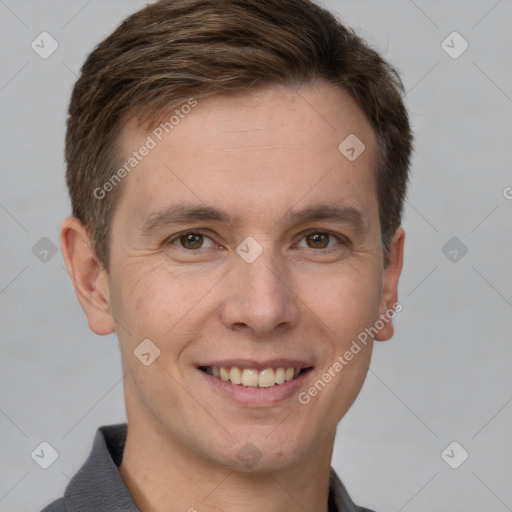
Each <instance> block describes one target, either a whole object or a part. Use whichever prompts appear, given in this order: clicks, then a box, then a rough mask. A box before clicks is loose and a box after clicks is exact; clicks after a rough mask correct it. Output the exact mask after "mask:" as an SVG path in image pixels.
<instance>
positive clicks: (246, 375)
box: [199, 366, 309, 388]
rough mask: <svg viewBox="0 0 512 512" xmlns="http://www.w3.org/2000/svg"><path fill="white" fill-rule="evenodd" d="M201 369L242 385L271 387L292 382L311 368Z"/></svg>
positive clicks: (219, 367)
mask: <svg viewBox="0 0 512 512" xmlns="http://www.w3.org/2000/svg"><path fill="white" fill-rule="evenodd" d="M199 369H200V370H202V371H203V372H205V373H207V374H208V375H212V376H213V377H216V378H218V379H220V380H222V381H224V382H228V381H229V382H231V384H235V385H238V386H242V387H253V388H257V387H258V388H270V387H273V386H278V385H280V384H284V383H285V382H290V381H292V380H294V379H296V378H297V377H298V376H299V375H301V374H302V373H304V372H305V371H307V370H308V369H309V368H284V367H278V368H264V369H262V370H257V369H255V368H239V367H237V366H232V367H226V366H200V367H199Z"/></svg>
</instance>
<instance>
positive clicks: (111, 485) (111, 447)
mask: <svg viewBox="0 0 512 512" xmlns="http://www.w3.org/2000/svg"><path fill="white" fill-rule="evenodd" d="M126 434H127V424H126V423H120V424H117V425H106V426H102V427H100V428H98V430H97V431H96V435H95V437H94V442H93V447H92V450H91V453H90V455H89V457H88V458H87V460H86V461H85V463H84V465H83V466H82V467H81V468H80V470H79V471H78V472H77V473H76V474H75V476H74V477H73V478H72V479H71V481H70V482H69V484H68V486H67V487H66V491H65V493H64V501H65V504H66V508H67V510H68V512H140V511H139V509H138V508H137V506H136V505H135V502H134V501H133V498H132V497H131V495H130V493H129V491H128V489H127V487H126V485H125V483H124V480H123V479H122V477H121V474H120V473H119V470H118V468H117V466H119V464H121V460H122V458H123V451H124V446H125V443H126ZM328 509H329V512H363V511H364V510H365V509H361V508H359V507H358V506H356V505H355V504H354V502H353V501H352V500H351V498H350V496H349V495H348V493H347V490H346V489H345V487H344V485H343V484H342V483H341V481H340V479H339V478H338V476H337V475H336V473H335V471H334V469H332V468H331V473H330V478H329V506H328Z"/></svg>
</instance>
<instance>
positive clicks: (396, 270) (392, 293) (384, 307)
mask: <svg viewBox="0 0 512 512" xmlns="http://www.w3.org/2000/svg"><path fill="white" fill-rule="evenodd" d="M404 242H405V231H404V230H403V229H402V228H400V227H399V228H398V229H397V230H396V231H395V234H394V236H393V240H392V241H391V247H390V258H389V264H388V266H387V267H386V268H385V270H384V278H383V284H382V296H381V301H380V305H379V320H381V322H382V323H383V324H384V326H383V328H382V329H380V330H379V332H378V333H377V334H376V336H375V340H376V341H387V340H389V339H390V338H392V337H393V333H394V328H393V322H392V319H391V318H392V317H394V316H395V313H394V309H395V308H396V311H398V310H399V309H401V307H400V308H398V307H396V305H397V304H398V281H399V279H400V273H401V272H402V264H403V258H404Z"/></svg>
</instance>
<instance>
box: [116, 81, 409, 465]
mask: <svg viewBox="0 0 512 512" xmlns="http://www.w3.org/2000/svg"><path fill="white" fill-rule="evenodd" d="M187 110H188V109H187ZM155 133H159V134H160V132H144V131H142V130H141V129H139V128H137V127H136V124H135V122H133V121H131V122H129V123H127V124H126V126H125V128H124V130H123V132H122V135H121V138H120V147H121V152H122V154H123V155H125V156H126V160H127V159H128V158H129V157H130V156H132V153H133V151H135V150H138V148H140V147H141V146H143V145H145V144H147V141H148V140H149V139H148V136H150V137H151V138H152V140H153V141H154V142H155V147H153V148H151V150H150V151H148V154H147V155H146V156H144V157H143V158H141V160H140V162H138V164H137V166H136V168H134V169H133V170H132V171H131V173H130V174H129V175H128V176H127V177H125V178H124V179H125V182H124V184H123V186H124V189H123V193H122V195H121V199H120V202H119V203H118V205H117V207H116V212H115V215H114V218H113V221H112V239H111V240H112V245H111V247H112V250H111V260H110V263H111V270H110V273H109V275H108V290H109V299H108V300H109V308H110V313H111V315H112V317H113V318H114V319H115V322H116V324H115V329H116V331H117V334H118V338H119V342H120V347H121V352H122V358H123V366H124V369H125V371H127V370H130V374H129V376H128V377H127V378H126V379H125V395H126V403H127V414H128V418H129V421H130V419H132V418H133V419H132V421H134V422H140V423H141V424H144V425H145V427H146V429H149V430H151V431H153V432H158V433H159V435H163V436H165V437H166V438H167V439H168V440H169V442H170V443H172V444H173V445H174V446H176V447H178V448H179V449H180V450H183V451H184V452H188V453H192V454H193V455H194V456H198V457H201V458H203V459H207V460H209V461H212V462H213V463H216V464H220V465H223V466H226V467H231V468H239V469H240V468H242V469H243V468H245V469H246V470H247V469H248V465H247V457H245V455H247V454H246V453H245V452H247V451H249V452H251V450H252V451H253V452H254V453H252V460H253V461H256V460H257V463H255V464H254V468H258V469H262V468H263V469H269V468H274V469H275V468H277V467H281V468H284V467H287V466H290V465H292V464H294V463H296V462H297V461H300V460H305V459H306V458H307V457H309V456H311V455H312V454H314V453H318V452H319V451H322V450H327V448H326V447H327V446H328V445H329V444H332V442H333V440H334V434H335V430H336V425H337V423H338V422H339V420H340V419H341V417H342V416H343V415H344V414H345V413H346V412H347V410H348V409H349V407H350V406H351V404H352V403H353V401H354V400H355V398H356V396H357V394H358V392H359V390H360V388H361V386H362V384H363V381H364V378H365V376H366V373H367V369H368V365H369V363H370V356H371V350H372V347H371V345H372V343H371V341H369V342H367V343H366V344H364V343H361V342H360V341H359V342H358V343H357V345H358V347H359V350H358V351H357V352H356V350H357V349H355V348H354V340H358V335H360V334H361V333H362V332H363V331H364V330H365V328H369V327H371V326H374V324H375V323H376V322H377V321H378V320H379V314H383V313H385V312H386V310H389V308H390V307H391V306H392V305H393V302H394V301H395V300H396V285H397V280H398V275H399V272H400V268H399V267H400V266H401V256H400V254H401V248H400V241H398V242H397V241H396V237H395V241H394V247H395V249H394V254H395V256H394V260H392V262H391V263H390V265H389V267H387V268H386V269H384V268H383V254H382V248H381V236H380V225H379V216H378V203H377V196H376V185H375V162H376V141H375V136H374V134H373V132H372V129H371V127H370V125H369V123H368V122H367V120H366V119H365V117H364V116H363V114H362V113H361V112H360V110H359V109H358V108H357V106H356V105H355V103H354V101H353V100H352V99H351V98H350V97H349V96H348V94H346V93H344V92H343V91H341V90H339V89H337V88H334V87H332V86H329V85H326V84H319V85H315V86H311V87H304V88H301V89H299V90H298V91H293V90H291V89H287V88H281V87H270V88H267V89H261V90H258V91H256V92H253V93H250V94H248V93H245V94H243V95H239V96H233V95H231V96H226V97H219V96H218V97H213V98H210V99H206V100H203V101H198V103H197V106H195V107H194V108H193V109H191V112H190V113H189V114H187V115H186V116H183V118H180V121H179V124H177V125H175V126H174V127H173V129H172V131H170V132H169V133H168V134H167V133H165V132H164V133H163V136H161V139H162V140H159V138H158V137H157V136H156V135H155ZM350 134H355V135H356V136H357V138H358V139H359V140H360V141H361V142H362V143H363V144H364V145H365V149H364V151H363V152H362V153H361V154H360V155H359V156H358V157H357V158H356V159H355V160H353V159H352V160H353V161H351V160H349V159H348V158H347V157H346V156H345V155H344V154H343V153H342V152H341V151H340V149H339V148H338V146H339V145H340V143H341V142H342V141H343V140H344V139H346V137H347V136H349V135H350ZM160 135H162V134H160ZM150 145H152V144H151V143H150ZM348 154H349V156H353V155H352V154H351V152H350V149H349V152H348ZM402 239H403V237H402ZM397 252H399V253H400V254H399V255H398V256H397ZM381 323H382V322H381ZM391 334H392V327H391V324H390V323H386V324H385V326H384V328H383V329H381V330H380V332H379V334H378V335H377V338H378V339H386V338H388V337H390V336H391ZM359 339H361V338H359ZM143 340H151V343H149V342H147V341H146V342H145V343H146V345H142V346H141V347H142V348H143V349H144V350H142V348H140V349H137V347H138V346H139V345H140V344H141V342H142V341H143ZM155 347H157V348H158V350H159V351H160V353H159V356H158V358H156V359H155V360H154V361H153V362H151V364H148V365H147V366H146V365H144V364H142V363H141V361H140V360H139V359H138V358H137V357H136V356H135V355H134V351H135V352H136V353H137V350H139V353H140V351H142V352H144V353H145V354H147V353H149V354H150V355H149V356H148V355H145V356H143V358H145V360H146V362H147V363H149V362H150V361H152V360H153V357H154V356H155V355H156V352H155V350H156V349H155ZM351 347H352V349H351ZM347 352H352V357H351V358H350V359H349V358H348V357H345V354H346V353H347ZM336 362H338V365H336ZM340 366H341V369H340ZM326 375H327V377H326ZM329 376H330V378H329ZM227 379H228V380H227ZM276 381H277V382H278V383H277V384H276ZM319 381H321V382H320V384H319ZM315 383H316V384H315ZM322 384H323V385H322ZM314 389H316V392H315V391H314ZM249 443H251V445H253V446H251V445H249ZM244 450H245V452H244ZM250 457H251V454H249V459H250Z"/></svg>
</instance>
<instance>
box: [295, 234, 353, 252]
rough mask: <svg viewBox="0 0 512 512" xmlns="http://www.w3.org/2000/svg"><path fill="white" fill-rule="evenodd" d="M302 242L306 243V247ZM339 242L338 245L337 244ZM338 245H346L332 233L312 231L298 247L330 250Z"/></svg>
mask: <svg viewBox="0 0 512 512" xmlns="http://www.w3.org/2000/svg"><path fill="white" fill-rule="evenodd" d="M302 241H305V243H306V245H305V246H304V245H302ZM336 242H337V243H336ZM336 245H344V241H343V240H342V239H341V238H340V237H338V236H335V235H332V234H331V233H326V232H323V231H312V232H310V233H308V234H306V235H305V236H304V237H303V239H302V240H301V242H300V243H299V244H298V247H307V248H308V249H330V248H332V247H335V246H336Z"/></svg>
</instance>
